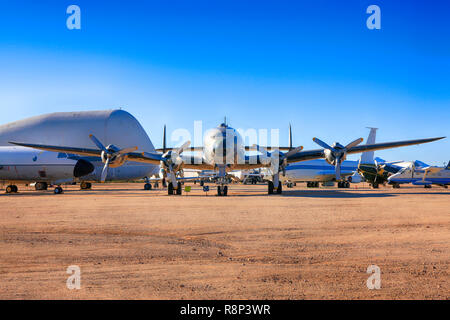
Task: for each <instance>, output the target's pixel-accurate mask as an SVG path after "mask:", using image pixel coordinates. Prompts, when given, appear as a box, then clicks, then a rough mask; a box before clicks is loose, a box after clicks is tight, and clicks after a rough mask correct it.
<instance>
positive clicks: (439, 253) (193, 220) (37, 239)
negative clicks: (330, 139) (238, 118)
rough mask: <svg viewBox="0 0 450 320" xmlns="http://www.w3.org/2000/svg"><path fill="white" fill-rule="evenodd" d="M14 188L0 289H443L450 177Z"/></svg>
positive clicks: (8, 199)
mask: <svg viewBox="0 0 450 320" xmlns="http://www.w3.org/2000/svg"><path fill="white" fill-rule="evenodd" d="M19 189H20V192H19V193H18V194H8V195H7V194H0V299H449V297H450V286H449V279H450V278H449V264H450V190H448V189H447V190H446V189H443V188H440V187H433V188H432V189H423V188H419V187H402V188H401V189H392V188H390V187H382V188H380V189H379V190H371V189H369V188H368V187H367V185H365V186H364V185H359V186H357V189H356V188H355V187H354V186H352V188H351V189H337V188H320V189H308V188H306V187H305V186H304V185H301V186H300V185H299V186H297V187H295V188H294V189H286V188H285V190H284V194H283V195H272V196H268V195H266V186H264V185H258V186H250V185H249V186H244V185H232V186H231V189H230V191H229V196H228V197H217V196H215V192H214V191H211V192H209V194H208V195H207V196H206V195H205V194H204V192H203V191H202V190H201V188H200V187H199V186H198V185H197V186H193V190H192V192H190V193H189V194H188V195H185V194H183V195H182V196H168V195H167V194H166V191H165V190H151V191H144V190H143V185H142V184H105V185H94V187H93V190H91V191H81V190H78V187H77V186H70V187H65V193H64V194H62V195H54V194H53V192H52V190H49V191H32V190H31V188H29V187H28V188H25V187H23V186H19ZM211 189H212V190H214V188H213V186H211ZM73 265H75V266H79V267H80V270H81V289H80V290H69V289H68V288H67V286H66V281H67V278H68V277H69V276H70V275H69V274H68V273H67V268H68V267H69V266H73ZM371 265H376V266H378V267H379V268H380V270H381V288H380V289H379V290H376V289H374V290H369V289H368V288H367V285H366V281H367V279H368V278H369V276H370V274H368V273H367V272H366V271H367V268H368V267H369V266H371Z"/></svg>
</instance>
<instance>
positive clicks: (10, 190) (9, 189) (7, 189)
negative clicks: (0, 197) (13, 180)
mask: <svg viewBox="0 0 450 320" xmlns="http://www.w3.org/2000/svg"><path fill="white" fill-rule="evenodd" d="M13 190H14V188H13V186H7V187H6V189H5V192H6V193H12V192H13Z"/></svg>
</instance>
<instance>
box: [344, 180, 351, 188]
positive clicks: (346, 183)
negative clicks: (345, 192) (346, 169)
mask: <svg viewBox="0 0 450 320" xmlns="http://www.w3.org/2000/svg"><path fill="white" fill-rule="evenodd" d="M345 187H346V188H347V189H348V188H350V182H348V181H345Z"/></svg>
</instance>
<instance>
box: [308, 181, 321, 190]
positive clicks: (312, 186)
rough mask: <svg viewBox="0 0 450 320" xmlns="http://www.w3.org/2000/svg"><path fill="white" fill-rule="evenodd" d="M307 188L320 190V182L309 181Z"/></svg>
mask: <svg viewBox="0 0 450 320" xmlns="http://www.w3.org/2000/svg"><path fill="white" fill-rule="evenodd" d="M306 187H308V188H318V187H319V181H308V182H306Z"/></svg>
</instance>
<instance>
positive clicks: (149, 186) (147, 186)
mask: <svg viewBox="0 0 450 320" xmlns="http://www.w3.org/2000/svg"><path fill="white" fill-rule="evenodd" d="M144 190H152V185H151V184H150V183H146V184H144Z"/></svg>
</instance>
